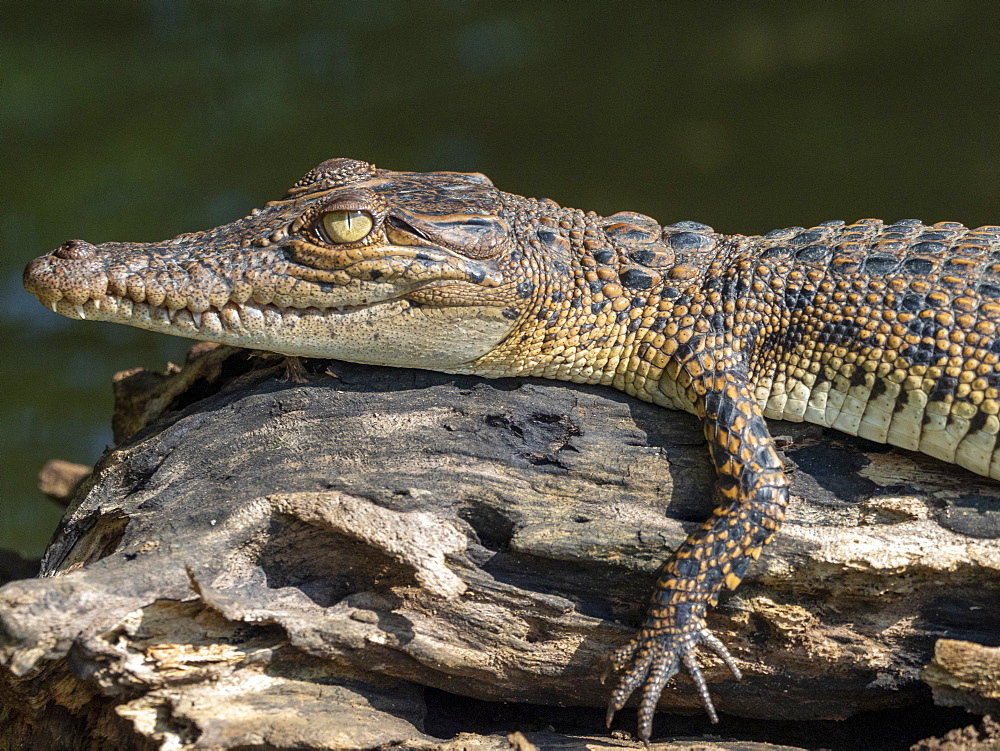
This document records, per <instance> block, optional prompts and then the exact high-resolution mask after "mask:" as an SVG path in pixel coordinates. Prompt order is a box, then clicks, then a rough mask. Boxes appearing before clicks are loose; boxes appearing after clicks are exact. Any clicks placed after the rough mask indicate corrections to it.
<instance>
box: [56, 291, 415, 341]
mask: <svg viewBox="0 0 1000 751" xmlns="http://www.w3.org/2000/svg"><path fill="white" fill-rule="evenodd" d="M393 303H395V304H396V305H397V306H398V305H401V306H402V307H409V303H407V302H406V301H405V300H402V299H399V298H397V299H391V300H379V301H377V302H372V303H368V304H364V305H340V306H334V305H330V306H325V307H322V308H320V307H315V306H309V307H305V308H296V307H281V306H278V305H275V304H274V303H264V304H260V303H257V302H254V301H253V300H252V299H250V300H247V301H246V302H244V303H235V302H232V301H230V302H227V303H226V304H225V305H223V306H222V307H221V308H219V307H215V306H209V308H208V309H207V310H204V311H195V310H192V309H190V308H187V307H184V308H168V307H166V306H163V305H151V304H149V303H146V302H135V301H134V300H132V299H131V298H128V297H116V296H114V295H104V296H103V297H100V298H91V299H90V300H87V301H86V302H84V303H82V304H79V303H76V304H74V303H71V302H69V301H67V300H59V301H57V302H50V303H48V307H49V308H50V309H51V310H52V311H53V312H55V313H59V314H60V315H64V316H66V317H68V318H76V319H89V320H97V321H111V322H114V323H128V324H131V325H133V326H138V327H140V328H146V329H152V330H155V331H162V332H165V333H170V334H176V335H178V336H186V337H194V338H206V339H209V338H211V337H218V336H224V337H234V336H235V337H238V336H240V335H241V334H251V333H253V334H260V333H262V332H264V331H266V330H267V329H269V328H275V327H278V326H288V325H295V324H297V323H299V322H302V321H304V320H307V319H310V318H311V319H324V320H327V321H329V320H331V319H334V318H336V317H338V316H348V315H350V314H351V313H357V312H361V311H367V310H371V309H372V308H374V307H376V306H378V305H386V304H393Z"/></svg>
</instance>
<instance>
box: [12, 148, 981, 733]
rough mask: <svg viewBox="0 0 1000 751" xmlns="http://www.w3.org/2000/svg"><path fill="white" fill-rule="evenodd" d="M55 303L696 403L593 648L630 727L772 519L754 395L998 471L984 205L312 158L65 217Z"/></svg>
mask: <svg viewBox="0 0 1000 751" xmlns="http://www.w3.org/2000/svg"><path fill="white" fill-rule="evenodd" d="M24 284H25V287H26V288H27V290H28V291H29V292H31V293H33V294H34V295H35V296H37V298H38V299H39V300H40V301H41V302H42V303H44V304H45V305H47V306H48V307H49V308H51V309H52V310H53V311H55V312H56V313H61V314H63V315H66V316H69V317H70V318H77V319H94V320H104V321H116V322H119V323H125V324H128V325H131V326H137V327H140V328H145V329H150V330H153V331H161V332H165V333H168V334H175V335H178V336H183V337H190V338H193V339H199V340H206V341H212V342H221V343H227V344H232V345H237V346H241V347H247V348H253V349H259V350H266V351H269V352H274V353H279V354H283V355H288V356H307V357H318V358H337V359H342V360H350V361H355V362H360V363H371V364H378V365H390V366H405V367H416V368H427V369H433V370H440V371H444V372H448V373H467V374H475V375H480V376H485V377H490V378H495V377H504V376H540V377H544V378H553V379H561V380H567V381H573V382H576V383H589V384H605V385H608V386H611V387H614V388H616V389H620V390H622V391H624V392H626V393H628V394H631V395H633V396H636V397H638V398H640V399H644V400H647V401H651V402H654V403H655V404H658V405H660V406H663V407H666V408H669V409H675V410H684V411H686V412H689V413H692V414H694V415H696V416H697V417H698V418H699V419H700V421H701V425H702V426H703V430H704V435H705V438H706V440H707V443H708V449H709V452H710V455H711V458H712V461H713V463H714V466H715V469H716V472H717V483H716V486H715V501H716V504H717V507H716V508H715V511H714V512H713V513H712V515H711V517H710V518H709V519H708V520H707V521H706V522H705V523H704V524H703V525H702V526H701V527H700V528H698V529H697V530H696V531H695V532H693V533H692V534H691V535H690V536H689V537H688V538H687V540H686V541H685V542H684V543H683V544H682V545H681V546H680V547H679V548H678V549H677V550H676V551H674V553H673V555H672V556H671V557H669V559H668V560H667V562H666V563H665V564H664V566H663V568H662V570H661V573H660V575H659V578H658V581H657V583H656V586H655V590H654V593H653V596H652V602H651V605H650V607H649V610H648V615H647V616H646V618H645V621H644V622H643V624H642V625H641V627H640V629H639V631H638V633H637V634H636V635H635V636H634V637H633V638H632V639H630V640H629V641H628V642H627V643H625V644H624V645H623V646H621V647H620V648H619V649H617V651H615V652H613V653H612V654H611V655H610V656H609V658H608V664H609V667H610V669H612V670H614V671H615V672H616V673H617V674H618V676H619V677H618V679H617V684H616V685H615V687H614V688H613V690H612V691H611V695H610V700H609V706H608V713H607V720H608V723H609V724H610V722H611V718H612V717H613V715H614V714H615V712H617V711H618V710H620V709H621V708H622V707H623V706H624V705H625V703H626V702H627V701H628V700H629V699H630V697H631V696H632V695H633V694H634V693H636V692H637V691H638V693H639V698H638V704H639V709H638V734H639V736H640V737H641V738H642V739H643V740H644V741H646V742H647V744H648V741H649V737H650V734H651V730H652V720H653V715H654V712H655V710H656V707H657V704H658V702H659V698H660V695H661V693H662V691H663V688H664V686H665V685H666V683H667V682H668V681H669V680H670V679H671V678H673V677H674V676H675V675H676V674H677V673H678V672H679V671H680V670H681V668H682V667H683V668H685V669H686V670H687V671H688V672H689V673H690V675H691V676H692V678H693V680H694V684H695V686H696V688H697V691H698V693H699V694H700V697H701V700H702V702H703V704H704V706H705V709H706V711H707V713H708V715H709V717H710V719H711V720H712V721H713V722H714V721H717V715H716V711H715V709H714V707H713V704H712V699H711V697H710V695H709V691H708V687H707V685H706V682H705V679H704V677H703V676H702V673H701V670H700V668H699V664H698V658H697V652H698V650H699V648H700V647H706V648H708V649H710V650H712V651H714V652H715V653H716V654H717V655H718V656H719V657H720V658H721V659H722V661H723V662H724V663H725V664H726V665H727V666H728V668H729V669H730V670H731V671H732V673H733V675H734V676H736V678H739V677H740V671H739V668H738V666H737V664H736V661H735V660H734V659H733V658H732V657H731V656H730V654H729V652H728V651H727V649H726V647H725V646H724V645H723V643H722V642H721V641H720V640H719V639H718V638H717V637H715V636H714V635H713V634H712V633H711V631H710V630H709V629H708V627H707V626H706V620H705V617H706V611H707V609H708V608H709V607H710V606H713V605H715V604H716V602H717V600H718V598H719V596H720V593H721V592H722V591H723V589H725V588H729V589H734V588H736V587H737V585H738V584H739V583H740V581H741V580H742V579H743V577H744V576H745V574H746V573H747V570H748V567H749V565H750V563H751V561H753V560H754V559H756V558H758V557H759V555H760V553H761V548H762V547H763V546H764V545H766V544H767V543H768V542H769V541H770V540H771V539H772V538H773V537H774V535H775V533H776V532H777V531H778V529H779V527H780V526H781V523H782V519H783V517H784V514H785V509H786V506H787V503H788V480H787V477H786V474H785V470H784V467H783V465H782V460H781V458H780V456H779V453H778V451H777V449H776V447H775V442H774V440H773V438H772V437H771V435H770V433H769V432H768V427H767V424H766V422H765V419H766V418H767V419H783V420H793V421H807V422H811V423H815V424H818V425H822V426H826V427H829V428H833V429H836V430H839V431H842V432H843V433H847V434H850V435H854V436H861V437H863V438H867V439H870V440H872V441H878V442H881V443H888V444H892V445H895V446H900V447H903V448H906V449H911V450H913V451H918V452H922V453H923V454H926V455H929V456H932V457H936V458H938V459H941V460H944V461H946V462H951V463H954V464H957V465H960V466H962V467H965V468H967V469H969V470H971V471H972V472H975V473H978V474H980V475H985V476H987V477H991V478H995V479H1000V442H998V438H997V436H998V433H1000V226H983V227H979V228H978V229H968V228H966V227H964V226H963V225H961V224H959V223H956V222H939V223H937V224H933V225H930V226H925V225H923V224H922V223H921V222H920V221H917V220H902V221H897V222H894V223H883V222H882V221H879V220H875V219H862V220H860V221H856V222H853V223H850V224H848V223H845V222H843V221H830V222H824V223H822V224H818V225H816V226H813V227H809V228H804V227H792V228H788V229H780V230H775V231H772V232H768V233H767V234H765V235H760V236H744V235H726V234H721V233H718V232H715V231H714V230H713V229H712V228H711V227H709V226H707V225H705V224H701V223H698V222H692V221H680V222H676V223H673V224H668V225H666V226H663V225H661V224H660V223H659V222H657V221H656V220H654V219H652V218H650V217H648V216H645V215H642V214H639V213H634V212H619V213H616V214H613V215H611V216H599V215H598V214H596V213H594V212H585V211H580V210H576V209H571V208H565V207H562V206H560V205H559V204H557V203H556V202H554V201H552V200H549V199H533V198H524V197H521V196H518V195H513V194H510V193H505V192H502V191H500V190H498V189H497V188H495V187H494V186H493V184H492V183H491V182H490V180H489V179H487V178H486V177H485V176H483V175H480V174H467V173H456V172H433V173H414V172H393V171H389V170H385V169H379V168H376V167H375V166H374V165H372V164H368V163H366V162H362V161H356V160H351V159H332V160H329V161H326V162H323V163H322V164H321V165H319V166H318V167H316V168H315V169H313V170H311V171H310V172H308V173H307V174H306V175H305V177H303V178H302V179H301V180H299V181H298V182H297V183H296V184H295V185H294V186H292V188H291V189H290V190H289V191H288V193H287V194H286V196H285V197H284V198H283V199H281V200H278V201H273V202H270V203H268V204H266V205H265V207H264V208H261V209H257V210H254V211H253V212H252V213H251V214H250V215H249V216H247V217H245V218H243V219H240V220H239V221H236V222H233V223H231V224H226V225H223V226H221V227H218V228H216V229H212V230H209V231H206V232H197V233H191V234H183V235H180V236H178V237H176V238H174V239H172V240H167V241H164V242H157V243H117V242H111V243H105V244H101V245H92V244H90V243H87V242H84V241H82V240H71V241H69V242H67V243H65V244H63V245H62V246H60V247H59V248H57V249H55V250H53V251H51V252H50V253H48V254H46V255H44V256H42V257H40V258H38V259H36V260H35V261H33V262H32V263H31V264H30V265H29V266H28V267H27V269H26V270H25V273H24Z"/></svg>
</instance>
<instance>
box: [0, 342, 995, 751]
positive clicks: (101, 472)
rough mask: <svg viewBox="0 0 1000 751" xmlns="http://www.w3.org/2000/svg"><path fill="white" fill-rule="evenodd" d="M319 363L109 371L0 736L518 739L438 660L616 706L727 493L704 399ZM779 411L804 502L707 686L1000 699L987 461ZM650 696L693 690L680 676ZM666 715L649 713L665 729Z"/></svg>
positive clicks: (732, 705) (766, 558)
mask: <svg viewBox="0 0 1000 751" xmlns="http://www.w3.org/2000/svg"><path fill="white" fill-rule="evenodd" d="M203 349H204V348H203ZM329 371H330V373H332V375H329V374H328V375H321V376H319V377H317V378H315V379H313V380H312V381H311V382H309V383H305V384H299V383H290V382H286V381H282V380H280V379H278V378H276V377H275V375H276V374H280V372H281V367H280V366H278V367H276V368H272V369H266V368H264V369H262V368H257V369H252V368H251V364H250V363H249V361H248V360H247V358H246V356H245V355H244V354H242V353H239V352H233V351H232V350H229V349H227V348H218V349H214V350H211V349H209V350H207V351H203V352H202V353H201V356H200V357H198V358H197V359H194V360H193V361H192V362H190V363H188V364H187V365H186V366H185V367H184V368H183V369H182V370H181V371H180V372H174V373H173V374H171V375H169V376H156V375H154V374H149V373H132V374H130V375H128V376H125V377H120V378H118V379H117V381H116V391H117V395H118V397H119V412H118V414H117V415H116V418H115V425H116V430H117V433H118V435H117V438H118V439H119V441H120V443H119V446H118V447H117V448H116V449H114V450H112V451H110V452H109V453H108V454H107V455H106V456H105V457H104V458H103V459H102V460H101V462H100V463H99V464H98V466H97V468H96V471H95V473H94V475H93V476H92V477H90V478H89V479H87V480H85V481H84V482H83V484H82V486H81V487H80V489H79V490H78V491H77V494H76V496H75V498H74V499H73V501H72V503H71V505H70V507H69V509H68V512H67V515H66V517H65V518H64V520H63V522H62V525H61V528H60V531H59V534H58V535H57V537H56V539H55V541H54V542H53V544H52V546H51V547H50V549H49V550H48V552H47V554H46V557H45V559H44V561H43V574H44V576H43V578H39V579H33V580H21V581H16V582H13V583H10V584H8V585H6V586H5V587H3V588H2V589H0V626H2V640H0V656H2V658H3V662H4V666H5V667H4V669H3V670H2V671H0V701H2V704H3V709H2V710H0V712H2V715H0V723H2V724H4V726H5V727H7V728H8V730H7V732H6V734H5V736H4V738H3V739H2V741H0V742H2V745H3V747H5V748H22V747H32V745H31V743H35V744H36V745H35V746H34V747H38V748H43V747H44V748H53V749H58V748H76V747H81V739H85V742H83V743H82V747H87V748H102V747H103V748H121V747H124V746H129V747H134V748H247V747H260V748H265V747H266V748H291V747H295V748H345V749H346V748H377V747H380V746H385V745H391V744H397V745H400V744H401V745H404V746H406V747H410V748H442V749H445V748H452V747H455V748H458V747H459V746H455V745H454V744H459V745H460V746H461V747H464V748H484V749H485V748H509V747H510V744H511V743H515V744H516V743H520V742H521V741H520V740H516V741H508V740H507V739H506V734H505V733H499V734H497V733H494V734H490V733H488V732H485V731H484V734H481V735H475V736H473V735H464V736H457V737H452V736H453V735H454V734H453V733H449V732H444V730H443V729H442V728H444V725H443V724H442V722H441V721H440V718H437V717H436V715H435V712H434V711H431V710H429V709H428V706H429V704H428V698H427V693H426V690H425V688H424V687H432V689H435V690H438V691H439V692H447V693H438V694H436V696H437V699H435V700H434V701H433V702H431V703H432V704H433V703H435V702H436V704H437V705H438V706H440V705H441V703H442V701H443V700H442V699H441V697H447V696H449V695H454V696H468V697H474V698H475V699H480V700H489V701H496V702H524V703H529V704H548V705H553V706H567V705H569V706H580V707H594V708H595V709H593V710H587V711H586V712H585V714H586V715H587V716H589V713H591V712H592V714H593V718H594V720H595V721H599V719H600V717H601V716H602V714H603V712H602V711H601V710H600V709H597V708H600V707H603V706H604V704H605V702H606V697H607V692H608V688H607V687H606V686H604V685H602V684H601V682H600V674H601V672H602V669H603V666H602V664H601V658H602V657H603V656H604V655H606V654H607V653H608V652H609V651H610V650H611V649H613V648H614V647H615V646H617V645H618V644H620V643H621V642H622V641H624V640H625V639H626V638H627V637H628V636H629V635H630V632H631V631H632V629H633V628H634V627H635V625H636V624H637V623H638V621H639V620H640V618H641V616H642V613H643V610H644V608H645V604H646V602H647V600H648V598H649V594H650V591H651V587H652V583H653V581H654V580H655V577H656V571H657V568H658V566H659V564H660V563H661V562H662V560H663V559H664V558H665V557H666V556H667V555H668V554H669V551H670V550H672V549H673V548H674V547H675V546H676V545H677V544H679V543H680V542H681V540H682V539H683V538H684V536H685V534H686V531H688V530H690V529H691V528H692V527H693V526H694V525H696V524H698V523H699V522H700V521H701V520H703V519H704V518H705V517H706V516H707V515H708V513H709V511H710V507H711V485H712V479H713V477H712V472H711V468H710V465H709V462H708V456H707V451H706V450H705V446H704V441H703V439H702V437H701V431H700V429H699V427H698V425H697V423H696V421H695V420H694V419H693V418H691V417H690V416H688V415H683V414H679V413H673V412H668V411H665V410H662V409H659V408H657V407H653V406H651V405H647V404H643V403H640V402H638V401H636V400H634V399H631V398H629V397H626V396H624V395H622V394H619V393H617V392H614V391H611V390H609V389H601V388H590V387H580V386H572V385H566V384H559V383H554V382H545V381H538V380H532V379H510V380H506V381H483V380H480V379H476V378H471V377H458V376H448V375H442V374H437V373H430V372H422V371H406V370H392V369H382V368H369V367H364V366H358V365H349V364H343V363H332V364H330V366H329ZM148 423H152V424H151V425H149V426H148V427H143V426H145V425H147V424H148ZM136 431H138V432H136ZM772 431H773V432H774V434H775V435H777V436H781V437H782V438H781V444H782V446H783V447H784V450H785V455H786V457H787V460H788V466H789V469H790V476H791V478H792V495H793V502H792V506H791V509H790V512H789V517H788V521H787V522H786V524H785V527H784V529H783V531H782V533H781V534H780V535H779V536H778V538H777V539H776V541H775V542H774V543H773V544H772V545H770V546H768V547H767V548H766V549H765V552H764V554H763V556H762V557H761V560H760V561H759V562H758V563H757V564H756V565H755V566H754V567H753V568H752V569H751V574H750V576H748V577H747V580H746V581H745V583H744V584H743V586H742V587H741V588H740V589H739V590H738V591H737V592H735V593H733V594H730V595H726V596H724V599H723V601H722V603H721V604H720V606H719V607H718V608H716V609H715V610H714V611H713V613H712V615H711V616H710V620H709V625H710V626H711V627H712V628H713V629H714V631H715V632H716V634H717V635H718V636H719V637H720V638H722V639H723V640H724V641H725V642H726V644H727V645H728V646H729V648H730V649H731V651H732V652H733V654H734V656H735V657H736V658H737V660H738V661H739V663H740V667H741V669H742V670H743V672H744V675H745V677H744V680H743V681H742V682H737V681H734V680H731V679H730V678H729V677H728V673H727V671H726V670H725V668H724V667H723V666H721V665H720V664H718V662H717V661H716V660H715V659H713V657H712V656H711V655H709V654H705V655H704V657H703V660H702V662H703V665H704V667H705V672H706V677H707V679H708V680H709V682H710V684H711V689H712V693H713V695H714V697H715V700H716V703H717V706H718V708H719V710H720V711H721V712H723V713H727V714H729V715H730V716H737V717H749V718H763V719H766V720H768V721H770V722H774V721H779V720H794V721H809V720H817V719H839V718H845V717H849V716H851V715H853V714H855V713H858V712H861V711H872V710H877V709H884V708H889V707H898V706H903V705H906V704H911V703H914V702H920V701H928V700H929V696H930V693H931V692H930V690H929V689H928V684H929V685H930V686H932V687H933V688H934V692H935V696H937V697H938V698H939V700H940V701H942V703H953V704H954V703H957V704H960V705H961V706H965V707H967V708H968V709H970V710H971V711H975V712H979V713H985V712H994V714H996V710H997V708H998V698H1000V677H998V676H1000V656H998V654H997V652H998V650H997V649H995V647H997V646H998V645H1000V624H998V620H1000V619H998V618H997V613H998V612H1000V504H998V502H997V487H996V484H995V483H992V482H990V481H988V480H984V479H981V478H978V477H976V476H974V475H971V474H970V473H968V472H965V471H963V470H960V469H958V468H956V467H952V466H950V465H946V464H943V463H940V462H936V461H934V460H931V459H928V458H925V457H921V456H918V455H914V454H909V453H907V452H903V451H899V450H895V449H889V448H887V447H884V446H878V445H875V444H871V443H868V442H865V441H859V440H856V439H851V438H848V437H844V436H840V435H838V434H836V433H833V432H832V431H825V430H822V429H820V428H817V427H814V426H805V425H792V424H787V423H774V424H772ZM131 433H134V435H131V436H129V434H131ZM942 636H947V637H948V639H950V640H951V642H942V643H941V644H940V645H939V646H938V652H937V656H936V657H935V643H936V641H937V640H938V638H939V637H942ZM954 644H959V645H961V644H967V645H968V646H967V647H966V648H962V647H955V646H954ZM932 658H934V660H933V665H932V666H931V667H930V668H927V670H926V671H924V668H925V666H927V665H928V664H929V663H931V662H932ZM922 671H924V672H923V676H924V679H925V680H926V683H925V681H924V680H922V679H921V675H922ZM445 703H447V701H446V700H445ZM456 704H461V702H460V701H458V700H456ZM477 706H481V705H477ZM661 707H662V708H668V707H669V708H670V710H671V711H675V712H681V713H684V712H694V713H698V712H700V709H699V706H698V699H697V696H696V694H695V691H694V690H693V686H692V684H691V683H690V681H688V680H687V679H686V678H683V677H682V678H679V679H677V680H675V681H673V682H672V684H671V685H670V686H669V687H668V689H667V691H666V692H665V694H664V700H663V702H662V704H661ZM553 711H555V710H553ZM481 720H482V718H476V717H471V718H469V724H468V727H467V728H465V729H469V730H474V729H480V730H481V729H482V728H483V725H484V723H483V722H482V721H481ZM970 720H971V718H970ZM631 723H632V718H631V717H629V716H628V715H627V714H626V715H624V716H623V717H622V718H620V720H619V721H618V722H617V723H616V726H617V727H622V728H627V729H631ZM595 724H596V722H595ZM671 727H672V719H671V717H669V716H667V715H661V717H660V720H659V721H658V723H657V726H656V731H657V733H660V734H662V733H666V732H669V731H670V728H671ZM723 728H725V725H724V726H723ZM511 729H516V728H511ZM593 732H594V733H596V734H597V738H596V740H597V741H598V742H600V741H602V740H603V741H604V742H606V743H608V744H609V747H621V746H623V745H631V744H630V743H628V742H627V741H624V740H620V739H619V740H615V739H614V738H613V737H611V736H608V735H602V734H601V733H600V731H597V730H595V731H593ZM527 737H528V738H529V740H532V741H533V742H536V743H540V744H541V747H545V748H563V747H565V748H570V747H574V746H573V745H572V743H577V744H579V742H580V739H581V735H580V734H570V735H559V734H558V733H556V734H553V733H541V734H534V735H533V734H531V733H527ZM30 739H34V740H30ZM39 744H40V745H39ZM522 745H523V744H522ZM678 747H683V746H678ZM719 747H723V746H719ZM741 747H746V746H745V744H744V746H741ZM761 747H762V748H763V747H764V746H761Z"/></svg>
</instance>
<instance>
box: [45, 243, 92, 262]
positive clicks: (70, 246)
mask: <svg viewBox="0 0 1000 751" xmlns="http://www.w3.org/2000/svg"><path fill="white" fill-rule="evenodd" d="M94 250H95V249H94V246H93V245H91V244H90V243H89V242H87V241H86V240H67V241H66V242H64V243H63V244H62V245H60V246H59V247H58V248H56V249H55V250H54V251H53V254H54V255H55V256H56V257H57V258H65V259H66V260H67V261H87V260H89V259H91V258H93V257H94V256H95V255H96V253H95V252H94Z"/></svg>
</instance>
